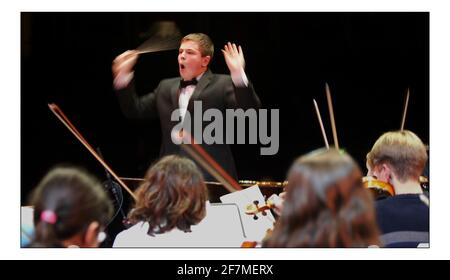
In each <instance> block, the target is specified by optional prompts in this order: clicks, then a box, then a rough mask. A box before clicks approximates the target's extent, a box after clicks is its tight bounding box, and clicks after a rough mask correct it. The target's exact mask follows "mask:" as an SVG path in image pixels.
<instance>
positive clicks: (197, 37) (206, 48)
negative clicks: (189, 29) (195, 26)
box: [181, 33, 214, 59]
mask: <svg viewBox="0 0 450 280" xmlns="http://www.w3.org/2000/svg"><path fill="white" fill-rule="evenodd" d="M184 41H194V42H197V43H198V45H199V47H200V52H201V54H202V56H203V57H204V56H208V55H209V56H210V57H211V59H212V57H213V55H214V44H213V42H212V41H211V38H209V36H208V35H206V34H203V33H191V34H188V35H186V36H184V37H183V39H181V42H182V43H183V42H184Z"/></svg>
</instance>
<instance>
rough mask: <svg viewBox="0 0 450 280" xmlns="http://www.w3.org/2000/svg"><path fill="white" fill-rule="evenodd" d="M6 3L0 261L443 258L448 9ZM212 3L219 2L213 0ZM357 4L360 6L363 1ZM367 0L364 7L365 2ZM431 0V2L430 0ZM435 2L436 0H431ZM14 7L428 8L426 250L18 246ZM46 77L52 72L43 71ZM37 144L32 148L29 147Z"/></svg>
mask: <svg viewBox="0 0 450 280" xmlns="http://www.w3.org/2000/svg"><path fill="white" fill-rule="evenodd" d="M6 2H7V1H2V3H1V4H0V6H1V7H0V11H1V12H0V20H1V24H0V28H1V33H0V34H1V38H2V40H1V43H0V48H1V52H0V54H1V58H2V59H1V63H0V81H1V87H0V88H1V96H2V102H1V103H0V104H1V105H0V106H1V107H0V114H1V118H0V120H1V128H2V132H3V133H2V136H1V137H2V140H1V145H0V147H1V150H0V155H1V161H0V162H1V166H0V167H1V168H0V170H1V175H2V178H3V179H4V180H2V183H1V184H2V186H1V189H2V192H1V195H0V210H1V212H0V213H1V214H2V217H4V219H2V229H1V232H2V233H1V237H0V240H1V241H0V248H1V250H0V259H3V258H4V259H174V258H175V259H206V258H211V259H260V260H268V259H325V258H326V259H445V258H448V257H449V255H450V253H449V252H450V237H449V236H450V223H449V222H448V221H449V219H448V213H450V211H449V210H450V209H449V205H450V192H449V190H450V184H449V183H448V182H445V179H446V177H444V176H445V175H446V172H447V170H446V168H448V166H449V164H448V160H446V159H447V156H448V155H449V152H448V151H449V149H448V144H449V143H450V141H449V140H450V139H449V137H448V131H449V129H448V124H446V123H445V122H446V120H447V119H448V118H449V116H448V112H449V111H450V110H449V109H448V108H447V106H448V104H450V103H449V102H448V96H449V92H448V81H449V77H450V75H449V71H448V69H449V65H450V61H449V54H448V53H449V50H450V44H449V37H450V36H448V34H449V31H448V26H450V23H449V17H450V16H449V15H450V13H449V10H448V9H447V7H446V5H445V4H442V3H445V2H446V1H439V2H440V3H437V4H436V3H434V4H430V3H426V2H425V1H411V0H409V1H393V0H378V1H370V2H369V1H331V0H329V1H318V0H315V1H311V3H309V2H306V1H298V3H292V4H286V3H284V2H283V1H270V2H269V1H263V2H262V1H258V2H257V3H258V4H257V5H256V2H254V1H237V0H230V1H224V2H222V3H219V4H214V5H216V6H211V3H212V2H213V1H189V2H187V1H165V3H162V4H161V3H158V4H156V2H157V1H144V0H141V1H136V2H132V1H91V0H90V1H87V0H78V1H76V2H73V3H72V2H71V3H66V1H64V4H61V3H62V1H57V0H52V1H11V2H13V3H12V4H8V5H9V6H5V5H6V4H5V3H6ZM215 2H218V1H215ZM363 2H364V3H363ZM368 2H369V4H368ZM429 2H431V1H429ZM436 2H437V1H436ZM155 5H156V6H155ZM21 11H430V12H431V14H430V18H431V20H430V22H431V36H430V37H431V48H430V55H431V62H430V63H431V68H430V75H431V80H430V84H431V86H430V89H431V99H430V101H431V105H430V106H431V110H430V112H431V116H430V127H431V134H430V147H431V159H432V160H431V169H430V170H431V176H432V178H431V180H432V181H431V186H432V187H431V189H432V190H431V224H430V227H431V246H432V247H431V249H412V250H411V249H408V250H406V249H395V250H386V249H367V250H366V249H278V250H276V249H137V250H131V249H120V250H118V249H94V250H54V249H46V250H39V249H36V250H24V249H19V213H18V205H19V203H20V197H19V189H20V134H19V133H20V112H19V110H20V63H19V62H20V12H21ZM49 79H51V77H50V76H49ZM36 148H37V149H38V148H39V147H36Z"/></svg>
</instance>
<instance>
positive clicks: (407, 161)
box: [367, 130, 428, 182]
mask: <svg viewBox="0 0 450 280" xmlns="http://www.w3.org/2000/svg"><path fill="white" fill-rule="evenodd" d="M427 158H428V155H427V150H426V147H425V145H424V144H423V142H422V141H421V140H420V138H419V137H417V135H416V134H414V133H413V132H411V131H409V130H403V131H391V132H386V133H384V134H383V135H381V136H380V138H378V140H377V141H376V142H375V144H374V145H373V147H372V150H371V151H370V152H369V153H368V154H367V163H368V165H369V166H370V167H371V168H374V167H376V166H378V165H381V164H384V163H386V164H388V165H390V167H392V168H393V171H394V173H395V175H396V176H397V178H398V179H399V180H400V181H401V182H404V181H406V180H408V179H413V180H418V178H419V176H420V174H422V171H423V169H424V167H425V164H426V161H427Z"/></svg>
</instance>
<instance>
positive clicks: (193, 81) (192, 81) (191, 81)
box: [180, 79, 198, 88]
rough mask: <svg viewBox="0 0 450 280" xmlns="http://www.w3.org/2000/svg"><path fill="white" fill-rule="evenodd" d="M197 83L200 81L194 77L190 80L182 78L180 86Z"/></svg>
mask: <svg viewBox="0 0 450 280" xmlns="http://www.w3.org/2000/svg"><path fill="white" fill-rule="evenodd" d="M197 83H198V81H197V79H192V80H189V81H183V80H181V81H180V88H185V87H187V86H190V85H194V86H195V85H196V84H197Z"/></svg>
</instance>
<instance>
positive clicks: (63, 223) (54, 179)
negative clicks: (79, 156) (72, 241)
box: [30, 167, 113, 247]
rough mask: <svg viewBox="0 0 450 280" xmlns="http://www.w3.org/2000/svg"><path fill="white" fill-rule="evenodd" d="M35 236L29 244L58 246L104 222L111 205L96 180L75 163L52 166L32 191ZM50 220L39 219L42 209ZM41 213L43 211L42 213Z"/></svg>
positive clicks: (105, 222) (107, 220)
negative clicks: (48, 214) (70, 165)
mask: <svg viewBox="0 0 450 280" xmlns="http://www.w3.org/2000/svg"><path fill="white" fill-rule="evenodd" d="M30 203H31V205H33V206H34V217H33V219H34V225H35V237H34V240H33V242H32V245H31V246H32V247H61V246H62V241H64V240H66V239H68V238H70V237H72V236H74V235H76V234H78V233H81V232H83V231H85V230H86V229H87V227H88V226H89V224H90V223H92V222H94V221H97V222H98V223H99V224H100V225H103V226H105V225H106V224H107V223H108V222H109V219H110V218H111V216H112V211H113V207H112V204H111V201H110V200H109V198H108V196H107V194H106V192H105V191H104V190H103V187H102V185H101V184H100V182H99V181H98V180H97V179H96V178H95V177H93V176H92V175H90V174H89V173H88V172H87V171H84V170H82V169H79V168H75V167H57V168H53V169H52V170H51V171H50V172H49V173H48V174H47V175H46V176H45V177H44V178H43V179H42V180H41V182H40V183H39V185H38V187H37V188H36V189H35V190H34V191H33V193H32V197H31V200H30ZM44 211H47V212H45V213H51V215H52V216H53V218H54V220H53V221H50V222H49V221H46V220H45V219H44V220H42V215H43V214H42V213H43V212H44ZM45 213H44V214H45Z"/></svg>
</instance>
